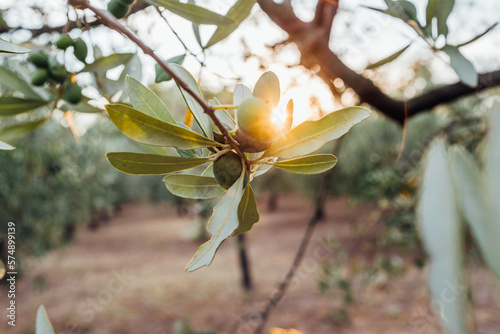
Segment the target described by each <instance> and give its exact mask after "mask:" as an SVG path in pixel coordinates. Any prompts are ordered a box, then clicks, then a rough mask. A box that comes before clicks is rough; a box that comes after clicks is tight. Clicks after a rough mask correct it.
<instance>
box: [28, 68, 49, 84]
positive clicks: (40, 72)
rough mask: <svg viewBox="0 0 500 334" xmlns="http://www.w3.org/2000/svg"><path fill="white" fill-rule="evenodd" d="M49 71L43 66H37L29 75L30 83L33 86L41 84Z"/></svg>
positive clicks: (45, 79)
mask: <svg viewBox="0 0 500 334" xmlns="http://www.w3.org/2000/svg"><path fill="white" fill-rule="evenodd" d="M48 77H49V72H48V71H47V69H45V68H37V69H36V70H35V72H33V74H32V75H31V83H32V84H33V85H35V86H41V85H43V84H44V83H45V81H47V78H48Z"/></svg>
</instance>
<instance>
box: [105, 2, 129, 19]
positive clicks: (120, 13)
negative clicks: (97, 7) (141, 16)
mask: <svg viewBox="0 0 500 334" xmlns="http://www.w3.org/2000/svg"><path fill="white" fill-rule="evenodd" d="M128 10H129V6H127V5H124V4H123V3H121V2H119V1H118V0H111V1H110V2H109V3H108V11H109V12H110V13H111V14H113V16H114V17H116V18H117V19H121V18H122V17H124V16H125V15H127V13H128Z"/></svg>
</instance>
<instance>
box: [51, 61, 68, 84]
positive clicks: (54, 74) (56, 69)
mask: <svg viewBox="0 0 500 334" xmlns="http://www.w3.org/2000/svg"><path fill="white" fill-rule="evenodd" d="M49 76H50V77H51V78H52V79H54V81H55V82H59V83H63V82H64V81H66V77H67V76H68V72H66V69H65V68H64V66H62V65H61V64H59V62H58V61H57V58H56V57H55V56H51V57H49Z"/></svg>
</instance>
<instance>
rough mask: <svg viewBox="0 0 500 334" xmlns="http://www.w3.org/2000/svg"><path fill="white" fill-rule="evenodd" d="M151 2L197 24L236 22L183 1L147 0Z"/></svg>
mask: <svg viewBox="0 0 500 334" xmlns="http://www.w3.org/2000/svg"><path fill="white" fill-rule="evenodd" d="M147 1H148V2H149V3H151V4H153V5H156V6H161V7H164V8H165V9H167V10H169V11H171V12H172V13H174V14H176V15H179V16H180V17H183V18H185V19H186V20H189V21H191V22H193V23H196V24H214V25H217V26H219V25H228V24H232V23H234V20H233V19H232V18H229V17H226V16H223V15H220V14H217V13H215V12H212V11H210V10H208V9H206V8H203V7H200V6H197V5H194V4H191V3H182V2H179V1H176V0H147Z"/></svg>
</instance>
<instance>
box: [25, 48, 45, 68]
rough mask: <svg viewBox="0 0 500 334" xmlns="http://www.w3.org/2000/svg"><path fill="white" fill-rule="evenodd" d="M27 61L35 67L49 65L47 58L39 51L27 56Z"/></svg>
mask: <svg viewBox="0 0 500 334" xmlns="http://www.w3.org/2000/svg"><path fill="white" fill-rule="evenodd" d="M28 61H29V62H30V63H32V64H33V65H35V66H36V67H40V68H42V67H47V65H48V64H49V57H48V56H47V55H46V54H45V53H43V52H40V51H36V52H32V53H30V55H29V56H28Z"/></svg>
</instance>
